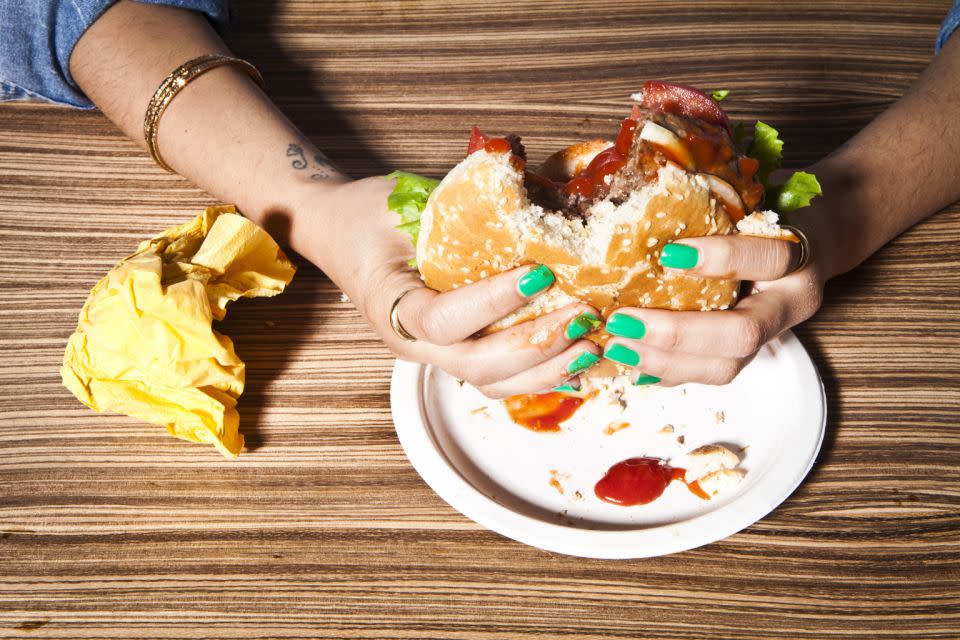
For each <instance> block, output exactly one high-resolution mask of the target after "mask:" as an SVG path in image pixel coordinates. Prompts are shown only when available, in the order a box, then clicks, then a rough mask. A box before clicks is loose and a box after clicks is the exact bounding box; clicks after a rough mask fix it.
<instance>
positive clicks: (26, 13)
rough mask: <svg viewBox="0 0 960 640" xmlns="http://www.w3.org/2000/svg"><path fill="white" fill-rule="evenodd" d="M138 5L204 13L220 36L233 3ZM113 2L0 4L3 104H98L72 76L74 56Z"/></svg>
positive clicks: (172, 0) (159, 0)
mask: <svg viewBox="0 0 960 640" xmlns="http://www.w3.org/2000/svg"><path fill="white" fill-rule="evenodd" d="M137 1H138V2H142V3H144V4H161V5H167V6H171V7H180V8H183V9H192V10H195V11H199V12H201V13H203V14H205V15H206V16H207V17H208V18H209V19H210V21H211V22H212V23H213V25H214V27H216V28H217V30H218V31H220V32H221V33H222V32H223V30H224V29H225V28H226V26H227V24H228V23H229V21H230V1H229V0H137ZM113 2H114V0H15V1H12V2H0V25H3V26H2V28H0V102H2V101H5V100H23V99H31V98H32V99H41V100H46V101H48V102H55V103H57V104H66V105H71V106H74V107H80V108H83V109H92V108H93V103H92V102H90V100H89V99H88V98H87V96H85V95H84V94H83V92H82V91H81V90H80V88H79V87H78V86H77V84H76V83H75V82H74V81H73V77H72V76H71V75H70V66H69V62H70V54H71V53H73V48H74V46H76V44H77V41H78V40H80V36H82V35H83V34H84V32H85V31H86V30H87V28H88V27H90V25H92V24H93V23H94V22H95V21H96V20H97V18H99V17H100V16H101V15H102V14H103V12H104V11H106V10H107V9H108V8H109V7H110V5H112V4H113ZM171 71H172V69H171Z"/></svg>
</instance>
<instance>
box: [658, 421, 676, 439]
mask: <svg viewBox="0 0 960 640" xmlns="http://www.w3.org/2000/svg"><path fill="white" fill-rule="evenodd" d="M673 432H674V428H673V425H672V424H665V425H663V426H662V427H660V431H657V433H659V434H660V435H662V436H668V435H670V434H671V433H673Z"/></svg>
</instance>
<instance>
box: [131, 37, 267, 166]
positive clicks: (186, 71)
mask: <svg viewBox="0 0 960 640" xmlns="http://www.w3.org/2000/svg"><path fill="white" fill-rule="evenodd" d="M225 64H232V65H235V66H237V67H240V68H241V69H242V70H243V71H245V72H246V74H247V75H248V76H250V77H251V78H252V79H253V81H254V82H256V83H257V84H258V85H260V88H263V76H261V75H260V72H259V71H257V68H256V67H254V66H253V65H252V64H250V63H249V62H247V61H246V60H241V59H240V58H232V57H230V56H223V55H219V54H215V53H214V54H207V55H203V56H200V57H199V58H194V59H193V60H190V61H188V62H184V63H183V64H182V65H180V66H179V67H177V68H176V69H174V70H173V73H171V74H170V75H168V76H167V77H166V78H165V79H164V81H163V82H161V83H160V86H159V87H158V88H157V90H156V92H155V93H154V94H153V97H152V98H150V104H148V105H147V113H146V114H145V115H144V116H143V137H144V139H145V140H146V141H147V149H149V150H150V157H152V158H153V160H154V162H156V163H157V164H158V165H160V166H161V167H163V168H164V169H166V170H167V171H169V172H170V173H173V169H171V168H170V166H169V165H168V164H167V163H166V162H164V161H163V158H162V157H161V156H160V149H159V147H158V146H157V130H158V129H159V126H160V117H161V116H163V112H164V111H166V109H167V106H168V105H169V104H170V102H171V101H173V99H174V97H176V95H177V94H178V93H180V90H181V89H183V88H184V87H185V86H187V85H188V84H189V83H190V82H191V81H192V80H195V79H196V78H197V77H199V76H201V75H203V74H204V73H206V72H207V71H210V69H214V68H216V67H219V66H222V65H225Z"/></svg>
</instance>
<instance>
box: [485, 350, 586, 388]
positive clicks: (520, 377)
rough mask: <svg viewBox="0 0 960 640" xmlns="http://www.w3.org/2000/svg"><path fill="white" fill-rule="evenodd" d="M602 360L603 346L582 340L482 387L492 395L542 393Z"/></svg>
mask: <svg viewBox="0 0 960 640" xmlns="http://www.w3.org/2000/svg"><path fill="white" fill-rule="evenodd" d="M599 360H600V347H598V346H597V345H595V344H594V343H592V342H590V341H589V340H579V341H577V342H575V343H574V344H572V345H571V346H569V347H567V348H566V349H564V350H563V351H562V352H560V353H559V354H558V355H556V356H554V357H552V358H550V359H549V360H547V361H546V362H542V363H541V364H539V365H537V366H535V367H532V368H530V369H527V370H526V371H523V372H521V373H518V374H517V375H515V376H511V377H509V378H507V379H505V380H500V381H498V382H494V383H491V384H487V385H482V386H480V387H478V388H479V389H480V392H481V393H483V394H484V395H485V396H487V397H489V398H505V397H507V396H512V395H516V394H518V393H539V392H542V391H545V390H547V389H551V388H553V387H555V386H557V385H561V384H564V383H566V382H567V381H568V380H570V378H571V376H574V375H576V374H578V373H582V372H584V371H586V370H587V369H589V368H590V367H592V366H593V365H594V364H596V363H597V362H598V361H599Z"/></svg>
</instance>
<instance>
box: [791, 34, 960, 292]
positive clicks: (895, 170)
mask: <svg viewBox="0 0 960 640" xmlns="http://www.w3.org/2000/svg"><path fill="white" fill-rule="evenodd" d="M958 122H960V37H955V38H953V39H952V41H950V42H948V43H947V45H946V46H945V47H944V48H943V50H942V51H941V53H940V55H939V56H938V57H937V58H936V59H935V60H934V61H933V63H932V64H931V65H930V66H929V67H928V68H927V69H926V71H925V72H924V73H923V74H922V75H921V76H920V78H919V79H918V80H917V82H916V83H915V84H914V85H913V86H912V87H911V88H910V90H909V91H908V92H907V94H906V95H905V96H904V97H903V98H901V99H900V100H899V101H898V102H897V103H895V104H894V105H893V106H892V107H891V108H890V109H888V110H887V111H886V112H885V113H883V114H882V115H881V116H879V117H878V118H877V119H876V120H874V121H873V122H871V123H870V124H869V125H868V126H867V127H866V128H864V129H863V130H862V131H861V132H860V133H858V134H857V135H856V136H854V137H853V139H851V140H850V141H849V142H848V143H847V144H846V145H844V146H843V147H842V148H841V149H839V150H838V151H837V152H835V153H833V154H831V155H830V156H828V157H827V158H825V159H824V160H822V161H820V162H819V163H817V164H816V165H814V166H813V167H812V169H811V170H812V171H813V172H814V173H816V175H817V176H818V178H819V179H820V180H821V182H822V184H823V191H824V196H823V197H822V198H819V199H818V200H816V201H815V202H816V206H815V207H813V208H811V209H810V211H809V214H807V213H806V212H804V211H801V212H798V214H797V218H798V219H799V220H802V221H804V222H805V223H807V224H810V225H812V226H814V227H816V228H817V229H818V230H819V231H820V233H818V236H819V237H820V241H821V242H822V243H825V245H826V246H824V249H825V250H826V251H827V252H828V253H829V254H830V255H831V256H832V259H831V264H830V265H828V276H834V275H837V274H839V273H843V272H845V271H848V270H850V269H852V268H854V267H855V266H857V265H858V264H860V263H861V262H863V261H864V260H866V259H867V258H868V257H869V256H870V255H871V254H873V253H874V252H875V251H877V250H878V249H880V247H882V246H883V245H884V244H886V243H887V242H889V241H890V240H892V239H893V238H895V237H896V236H898V235H899V234H900V233H902V232H903V231H905V230H906V229H908V228H909V227H911V226H913V225H914V224H916V223H918V222H920V221H921V220H923V219H924V218H926V217H927V216H929V215H931V214H933V213H935V212H937V211H939V210H940V209H942V208H943V207H945V206H947V205H949V204H950V203H952V202H955V201H957V200H958V199H960V127H958V126H957V123H958Z"/></svg>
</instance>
